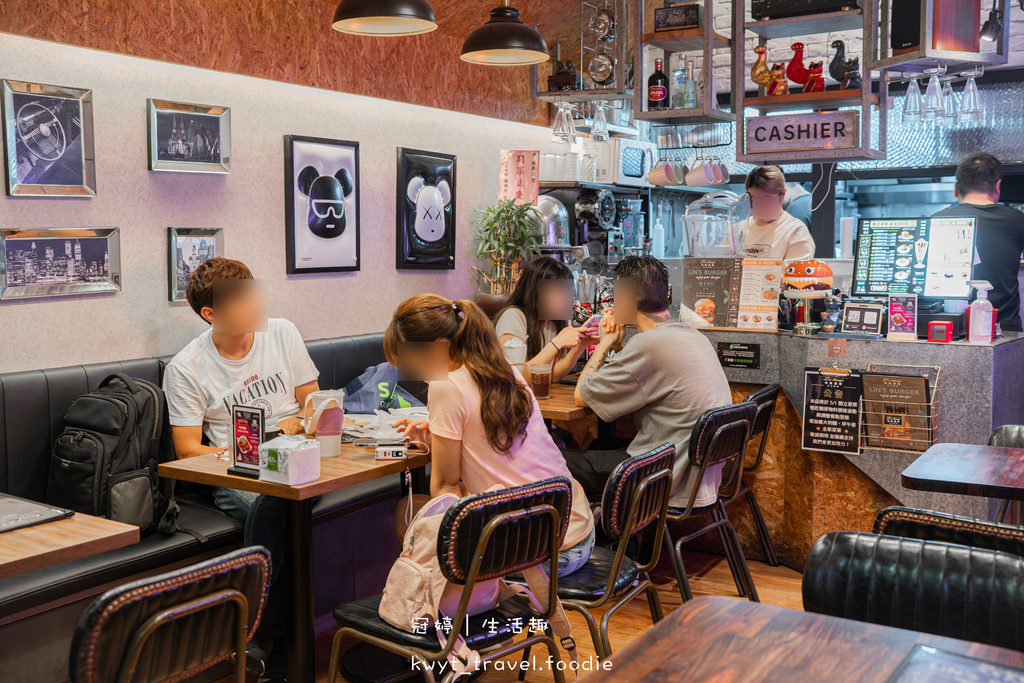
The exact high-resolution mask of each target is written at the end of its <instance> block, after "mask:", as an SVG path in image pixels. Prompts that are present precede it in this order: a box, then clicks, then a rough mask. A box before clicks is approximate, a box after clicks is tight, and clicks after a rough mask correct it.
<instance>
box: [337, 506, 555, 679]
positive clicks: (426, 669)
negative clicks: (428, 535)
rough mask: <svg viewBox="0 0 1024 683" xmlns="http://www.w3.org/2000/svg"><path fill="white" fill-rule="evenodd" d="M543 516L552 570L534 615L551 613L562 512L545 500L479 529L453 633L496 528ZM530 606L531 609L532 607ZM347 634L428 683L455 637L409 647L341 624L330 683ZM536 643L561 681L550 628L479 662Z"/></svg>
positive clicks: (458, 626) (490, 652)
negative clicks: (541, 607)
mask: <svg viewBox="0 0 1024 683" xmlns="http://www.w3.org/2000/svg"><path fill="white" fill-rule="evenodd" d="M481 495H486V494H481ZM544 515H547V516H549V517H550V518H551V533H550V539H549V543H548V548H547V553H546V555H547V557H550V558H551V565H552V571H551V572H550V587H549V591H548V602H547V605H548V608H547V610H546V611H545V612H544V613H542V614H538V615H537V616H538V617H541V618H544V619H548V620H549V619H550V618H551V617H552V616H553V614H554V609H555V606H556V604H557V597H558V546H559V544H560V538H561V534H560V533H558V529H560V528H561V527H562V519H561V515H560V514H559V513H558V510H556V509H555V508H554V506H552V505H551V504H549V503H544V504H541V505H534V506H530V507H526V508H523V509H520V510H513V511H509V512H503V513H499V514H497V515H495V516H494V517H492V518H491V519H489V520H488V521H487V523H486V524H485V525H484V527H483V529H482V530H481V531H480V538H479V539H478V540H477V542H476V549H475V552H474V554H473V561H472V563H471V564H470V567H469V570H468V572H467V576H466V581H465V584H464V586H463V589H462V597H461V598H460V600H459V608H458V610H457V611H456V613H455V616H454V617H453V618H452V628H451V633H452V634H457V633H460V632H461V630H462V626H463V622H464V620H465V619H466V618H467V617H466V611H467V609H468V608H469V600H470V597H471V596H472V593H473V586H474V584H476V580H477V575H478V574H479V572H480V565H481V564H482V563H483V559H484V551H485V550H486V548H487V544H488V543H489V542H490V540H491V536H492V535H493V534H494V532H495V530H497V529H498V528H499V527H501V526H502V525H504V524H508V523H510V522H517V521H521V520H525V519H528V518H531V517H539V516H544ZM455 541H456V536H453V537H452V539H451V541H450V544H454V543H455ZM539 551H540V549H539ZM544 555H545V553H543V552H541V554H539V555H538V556H537V557H535V558H533V559H535V560H537V561H536V562H534V563H533V564H539V563H540V562H543V561H544V559H545V557H544ZM538 558H539V559H538ZM530 566H532V565H530ZM531 609H533V608H532V607H531ZM347 635H348V636H353V637H355V638H358V639H359V640H362V641H365V642H368V643H370V644H372V645H376V646H377V647H379V648H382V649H384V650H388V651H389V652H394V653H395V654H397V655H401V656H403V657H406V658H408V659H410V660H412V661H413V662H414V663H415V664H416V665H417V666H419V668H420V669H421V672H422V674H423V677H424V679H426V681H427V682H428V683H433V682H434V681H435V680H436V678H435V676H434V671H433V668H432V666H431V664H433V663H444V664H447V659H448V655H450V654H451V652H452V650H453V649H454V647H455V642H456V638H455V637H454V636H453V637H451V638H448V642H447V643H446V644H445V646H444V648H442V649H441V650H436V651H429V650H424V649H422V648H418V647H412V646H409V645H403V644H401V643H396V642H394V641H391V640H387V639H386V638H381V637H378V636H376V635H373V634H370V633H365V632H363V631H360V630H359V629H355V628H350V627H348V626H342V627H340V628H338V631H337V633H335V635H334V642H333V644H332V646H331V660H330V664H329V666H328V672H327V680H328V681H329V682H331V683H333V682H334V681H336V680H337V676H338V667H339V664H340V660H341V641H342V638H344V637H345V636H347ZM537 644H541V645H544V646H545V647H547V649H548V653H549V654H550V656H551V658H552V660H553V662H554V666H553V667H552V674H553V675H554V678H555V681H556V682H557V683H564V682H565V675H564V673H563V672H562V670H561V667H560V666H559V663H560V662H561V656H560V655H559V652H558V647H557V646H556V645H555V640H554V638H553V637H552V636H551V635H550V631H548V632H546V633H543V634H534V635H532V636H529V637H527V638H526V639H524V640H522V641H520V642H518V643H516V642H513V643H511V644H509V645H507V646H504V647H498V648H495V649H488V650H487V651H486V654H485V653H480V663H481V664H483V663H484V662H489V661H493V660H495V659H502V658H503V657H506V656H508V655H510V654H512V653H513V652H518V651H519V650H525V649H527V648H529V647H531V646H533V645H537ZM414 673H415V670H411V671H410V672H409V675H410V676H411V675H413V674H414ZM458 677H459V674H457V673H455V671H454V670H449V671H448V672H447V673H446V674H445V675H444V678H443V679H442V681H445V682H449V681H452V680H455V679H456V678H458Z"/></svg>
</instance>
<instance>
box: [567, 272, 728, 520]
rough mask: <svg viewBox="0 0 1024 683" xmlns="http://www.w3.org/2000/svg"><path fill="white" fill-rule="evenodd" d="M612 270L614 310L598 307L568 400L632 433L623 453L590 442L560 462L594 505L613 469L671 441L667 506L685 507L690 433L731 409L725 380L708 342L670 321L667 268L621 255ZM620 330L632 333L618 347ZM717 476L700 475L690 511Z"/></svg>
mask: <svg viewBox="0 0 1024 683" xmlns="http://www.w3.org/2000/svg"><path fill="white" fill-rule="evenodd" d="M615 272H616V276H617V277H616V280H615V308H614V310H613V311H612V310H610V309H606V315H605V317H604V319H602V321H601V340H600V342H599V343H598V345H597V349H596V351H595V352H594V355H593V356H592V357H591V359H590V361H589V362H588V363H587V365H586V367H585V368H584V369H583V372H582V373H581V374H580V380H579V383H578V384H577V385H576V393H575V398H576V403H577V404H578V405H581V406H589V407H590V408H592V409H593V411H594V412H595V413H597V416H598V417H600V418H601V419H602V420H604V421H606V422H612V421H614V420H615V419H616V418H618V417H620V416H623V415H628V414H630V413H633V416H634V419H635V421H636V426H637V435H636V437H635V438H634V439H633V440H632V441H631V442H630V443H629V444H628V446H626V447H625V448H624V449H623V448H621V447H611V448H609V446H613V444H609V443H607V442H605V443H595V444H593V446H592V448H593V449H592V450H587V451H579V450H566V451H563V456H564V457H565V460H566V463H567V464H568V466H569V471H570V472H571V473H572V475H573V477H574V478H575V479H576V480H577V481H578V482H579V483H580V485H581V486H582V487H583V489H584V490H585V491H586V492H587V496H588V498H590V499H591V500H594V501H599V500H600V499H601V493H602V492H603V490H604V485H605V483H606V482H607V480H608V476H609V475H610V474H611V472H612V471H613V470H614V469H615V467H616V465H618V464H619V463H620V462H622V461H623V460H625V459H626V458H628V457H630V456H634V455H639V454H641V453H646V452H648V451H650V450H652V449H654V448H657V447H659V446H662V445H664V444H666V443H673V444H675V447H676V460H675V466H674V468H673V481H672V499H671V501H670V504H671V505H672V506H673V507H685V505H686V503H687V501H688V499H689V496H690V493H691V491H692V490H693V488H694V486H695V485H697V482H696V475H697V470H696V469H694V468H691V467H690V461H689V458H688V457H687V453H688V449H689V443H690V432H691V431H692V430H693V426H694V425H695V424H696V422H697V419H698V418H699V417H700V416H701V415H702V414H703V413H704V412H705V411H707V410H709V409H711V408H718V407H721V406H726V405H729V404H731V403H732V394H731V392H730V389H729V381H728V380H727V379H726V377H725V372H724V371H723V370H722V366H721V364H720V363H719V361H718V357H717V355H716V354H715V351H714V349H713V348H712V347H711V342H709V341H708V340H707V338H706V337H705V336H704V335H703V334H701V333H700V332H699V331H697V330H696V329H694V328H693V327H691V326H689V325H686V324H684V323H675V322H672V318H671V316H670V315H669V312H668V270H667V268H666V267H665V265H664V264H663V263H661V261H658V260H657V259H655V258H653V257H650V256H627V257H626V258H624V259H622V261H620V262H619V264H618V265H617V266H616V268H615ZM626 324H633V325H635V326H636V328H637V330H638V332H639V334H636V335H635V336H633V337H632V338H630V339H629V340H628V341H627V342H626V343H625V344H623V340H624V337H625V327H626ZM613 350H614V351H615V355H614V357H613V358H611V359H609V358H608V356H609V354H610V353H611V352H612V351H613ZM721 478H722V466H721V465H718V466H716V467H710V468H708V469H707V470H706V471H705V474H704V479H703V481H702V482H701V483H700V488H699V490H698V495H697V499H696V500H695V505H697V506H705V505H711V504H713V503H714V502H715V500H716V499H717V497H718V486H719V484H720V483H721Z"/></svg>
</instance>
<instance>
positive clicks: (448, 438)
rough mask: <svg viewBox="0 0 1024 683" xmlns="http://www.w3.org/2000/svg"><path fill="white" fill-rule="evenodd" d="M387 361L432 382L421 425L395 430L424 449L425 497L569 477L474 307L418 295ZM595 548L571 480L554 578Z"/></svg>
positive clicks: (396, 323) (392, 334) (400, 320)
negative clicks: (425, 417)
mask: <svg viewBox="0 0 1024 683" xmlns="http://www.w3.org/2000/svg"><path fill="white" fill-rule="evenodd" d="M384 353H385V355H386V356H387V359H388V362H389V363H391V364H392V365H394V366H396V367H398V368H399V373H400V374H402V375H404V376H405V377H410V378H413V379H424V380H427V381H429V389H428V392H427V410H428V412H429V414H430V417H429V420H428V421H426V422H419V423H413V422H411V421H408V420H405V421H402V422H401V424H402V425H403V426H404V428H405V430H406V434H407V435H408V436H410V437H411V438H413V439H414V440H417V441H422V442H425V443H429V444H430V451H431V470H430V495H431V496H433V497H436V496H440V495H443V494H445V493H454V494H455V495H457V496H460V497H461V496H465V495H469V494H474V493H483V492H484V491H486V490H487V489H489V488H491V487H492V486H494V485H495V484H500V485H501V486H504V487H511V486H519V485H522V484H529V483H533V482H536V481H540V480H542V479H547V478H549V477H556V476H561V477H568V478H569V479H570V480H572V476H571V475H570V474H569V469H568V468H567V467H566V465H565V460H564V459H563V458H562V454H561V452H560V451H559V450H558V446H556V445H555V442H554V441H553V440H552V439H551V435H550V434H549V433H548V430H547V427H546V426H545V424H544V419H543V417H541V414H540V407H539V406H538V404H537V399H536V398H534V396H533V393H532V392H531V391H530V389H529V387H528V386H527V385H526V382H524V381H523V377H522V375H521V374H520V373H519V371H518V370H516V369H515V368H514V367H513V366H511V365H509V363H508V361H507V360H506V359H505V356H504V354H503V353H502V349H501V346H500V345H499V344H498V338H497V335H496V334H495V332H494V328H493V327H492V326H491V323H490V321H489V320H488V319H487V316H486V315H484V312H483V311H481V310H480V309H479V308H478V307H477V306H476V304H474V303H473V302H471V301H450V300H448V299H445V298H443V297H440V296H437V295H435V294H420V295H418V296H414V297H412V298H411V299H409V300H407V301H406V302H404V303H403V304H401V305H400V306H399V307H398V310H397V311H395V315H394V318H393V319H392V321H391V325H390V326H389V327H388V329H387V331H386V332H385V334H384ZM593 548H594V518H593V515H592V514H591V512H590V507H589V506H588V504H587V497H586V494H585V493H584V492H583V489H582V488H581V487H580V485H579V484H578V483H576V481H575V480H573V497H572V509H571V512H570V518H569V528H568V531H567V532H566V535H565V540H564V542H563V544H562V549H561V550H562V551H561V552H560V553H559V557H558V572H559V574H561V575H566V574H571V573H572V572H573V571H575V570H576V569H578V568H579V567H582V566H583V565H584V564H586V562H587V560H588V559H589V558H590V553H591V551H592V550H593Z"/></svg>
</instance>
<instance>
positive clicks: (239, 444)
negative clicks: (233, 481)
mask: <svg viewBox="0 0 1024 683" xmlns="http://www.w3.org/2000/svg"><path fill="white" fill-rule="evenodd" d="M265 422H266V413H265V412H264V410H263V408H254V407H251V406H238V405H236V406H231V436H232V438H231V467H229V468H228V472H229V473H230V474H235V475H238V476H242V477H251V478H253V479H258V478H259V476H260V444H261V443H263V434H264V431H265V429H264V427H265Z"/></svg>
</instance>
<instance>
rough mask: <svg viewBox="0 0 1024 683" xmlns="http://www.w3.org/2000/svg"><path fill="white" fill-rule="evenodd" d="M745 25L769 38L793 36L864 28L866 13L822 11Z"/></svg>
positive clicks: (858, 11)
mask: <svg viewBox="0 0 1024 683" xmlns="http://www.w3.org/2000/svg"><path fill="white" fill-rule="evenodd" d="M743 26H744V28H746V29H747V30H748V31H750V32H751V33H754V34H756V35H759V36H762V37H764V38H767V39H771V38H792V37H796V36H806V35H812V34H816V33H835V32H836V31H855V30H857V29H860V28H863V26H864V13H863V12H862V11H861V10H859V9H852V10H846V11H845V12H822V13H820V14H807V15H804V16H800V17H786V18H785V19H768V20H767V21H748V22H747V23H745V24H744V25H743Z"/></svg>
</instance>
